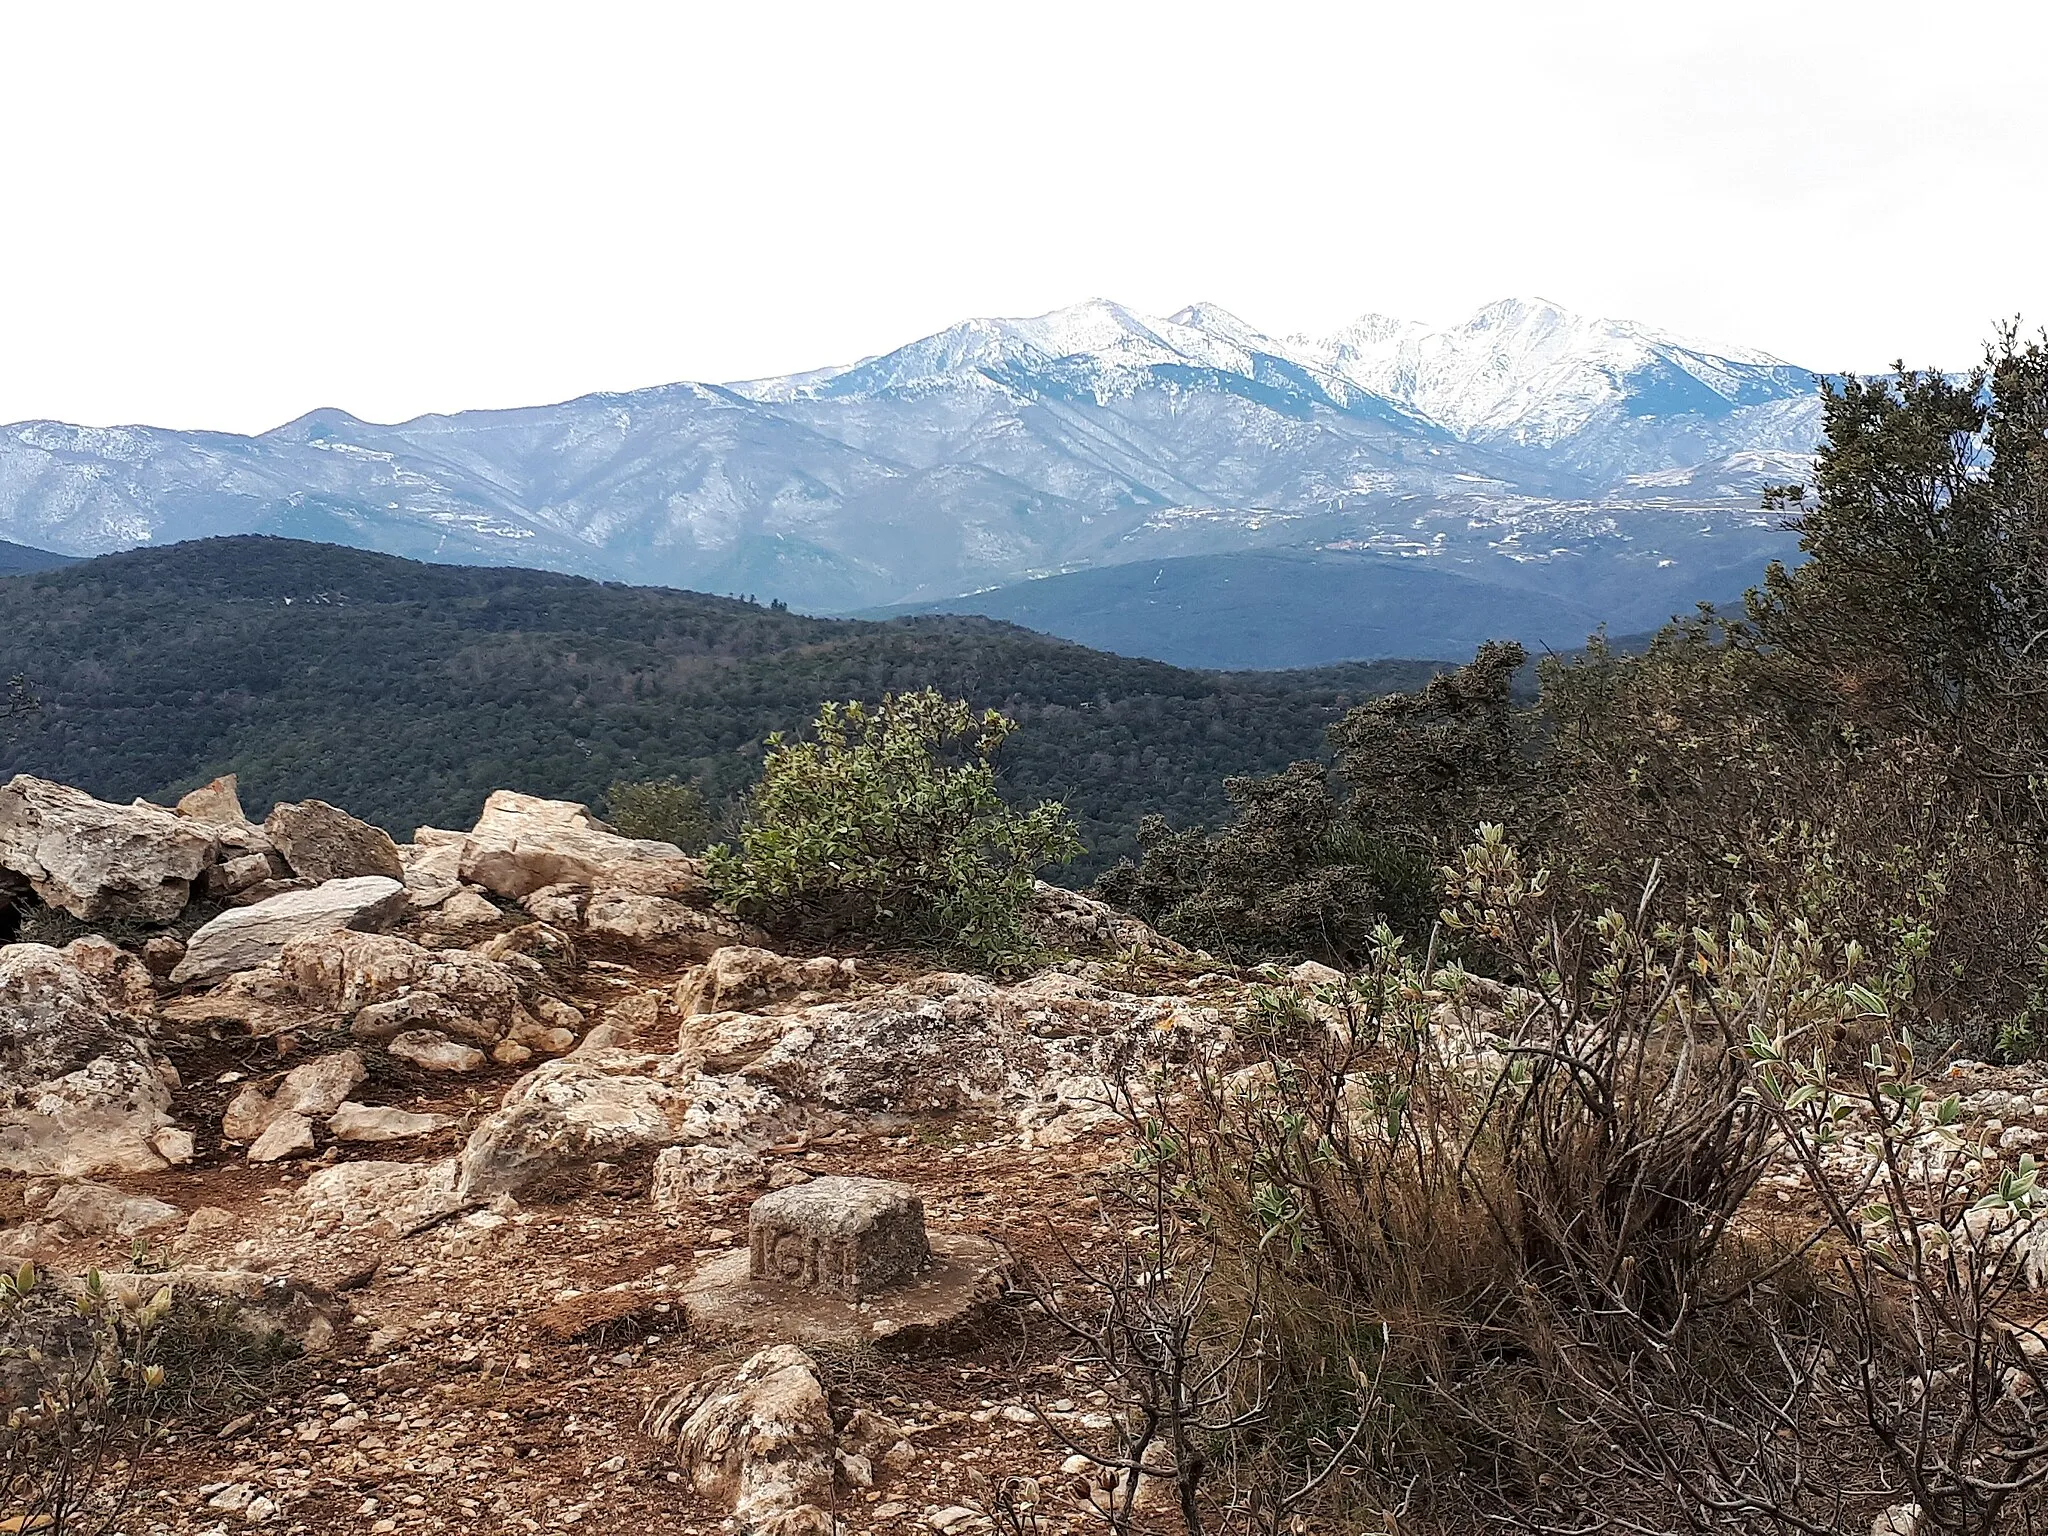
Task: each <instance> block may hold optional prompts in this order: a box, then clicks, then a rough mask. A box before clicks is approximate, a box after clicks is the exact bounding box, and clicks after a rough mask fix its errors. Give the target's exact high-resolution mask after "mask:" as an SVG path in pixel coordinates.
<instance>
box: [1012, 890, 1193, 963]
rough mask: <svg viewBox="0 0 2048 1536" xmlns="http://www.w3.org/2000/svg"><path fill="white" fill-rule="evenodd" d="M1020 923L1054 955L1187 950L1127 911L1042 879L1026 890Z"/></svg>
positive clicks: (1177, 953) (1177, 952)
mask: <svg viewBox="0 0 2048 1536" xmlns="http://www.w3.org/2000/svg"><path fill="white" fill-rule="evenodd" d="M1024 926H1025V930H1026V931H1027V932H1028V933H1029V934H1030V935H1031V937H1032V938H1033V939H1035V940H1036V941H1037V942H1038V943H1040V944H1042V945H1043V946H1045V948H1047V949H1049V950H1052V951H1054V952H1056V953H1066V954H1075V955H1087V954H1102V953H1115V954H1126V953H1129V952H1130V951H1133V950H1135V951H1137V952H1138V953H1139V954H1142V955H1166V956H1176V957H1177V956H1184V955H1188V954H1191V953H1193V952H1192V951H1191V950H1189V949H1188V948H1187V946H1186V945H1184V944H1176V943H1175V942H1174V941H1173V940H1172V939H1169V938H1166V937H1165V936H1164V935H1162V934H1160V933H1158V932H1157V931H1156V930H1154V929H1153V928H1152V926H1151V925H1150V924H1149V923H1146V922H1144V921H1142V920H1141V919H1139V918H1135V917H1132V916H1131V915H1130V914H1129V913H1128V912H1119V911H1117V909H1116V908H1115V907H1112V906H1109V905H1107V904H1105V903H1103V902H1100V901H1097V900H1095V898H1094V897H1092V896H1083V895H1082V894H1081V893H1080V892H1079V891H1069V890H1065V889H1063V888H1062V887H1060V886H1057V885H1048V884H1047V883H1046V882H1045V881H1043V880H1040V881H1037V882H1036V883H1035V884H1034V886H1033V888H1032V894H1031V906H1030V908H1029V909H1028V910H1027V911H1026V912H1025V914H1024Z"/></svg>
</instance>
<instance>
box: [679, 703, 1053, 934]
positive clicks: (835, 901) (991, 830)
mask: <svg viewBox="0 0 2048 1536" xmlns="http://www.w3.org/2000/svg"><path fill="white" fill-rule="evenodd" d="M1014 729H1015V722H1014V721H1011V720H1008V719H1006V718H1004V717H1003V716H1002V715H1000V714H998V713H997V712H996V711H994V710H984V711H980V712H977V711H975V710H974V709H973V708H971V707H970V706H969V705H967V704H965V703H963V702H961V701H960V700H957V699H947V698H945V697H943V696H942V695H940V694H939V693H937V692H936V691H934V690H931V689H925V690H921V691H919V692H916V693H908V694H892V695H888V696H886V697H884V698H883V700H882V702H881V703H880V704H879V705H876V706H873V707H869V706H867V705H863V704H860V703H849V704H827V705H826V706H825V707H824V708H823V709H822V710H820V711H819V713H818V718H817V721H816V722H815V724H814V725H813V726H812V730H811V735H810V737H809V739H806V740H800V741H784V740H783V739H782V738H781V737H780V736H771V737H769V738H768V760H767V762H766V763H765V764H764V765H763V769H762V774H761V782H760V784H759V786H758V787H756V789H755V790H754V792H753V794H752V796H751V797H750V798H749V800H748V802H747V808H746V813H745V816H744V819H743V821H742V823H741V826H740V830H739V835H738V837H737V839H736V840H735V842H734V843H733V844H732V845H730V846H728V845H725V844H721V845H719V846H718V847H715V848H713V849H712V850H711V851H710V855H709V860H710V874H711V882H712V886H713V888H714V889H715V890H716V891H717V892H718V893H719V896H720V899H721V900H722V901H723V902H724V903H725V904H726V905H728V906H729V907H730V908H731V909H732V910H733V911H735V912H737V913H739V914H740V915H742V916H744V917H747V918H750V919H753V920H755V921H758V922H761V923H763V924H766V925H767V926H769V927H771V928H780V929H784V930H788V931H796V932H802V933H811V934H835V933H857V934H862V935H868V936H874V937H880V938H887V939H895V940H900V941H905V942H909V943H913V944H918V945H922V946H924V947H927V948H931V949H934V950H938V951H941V952H951V953H956V954H961V955H966V956H970V957H973V958H974V959H976V960H978V961H980V962H981V963H983V964H994V965H999V964H1002V963H1004V962H1006V961H1009V960H1011V959H1013V958H1015V957H1016V956H1018V955H1019V954H1021V953H1022V952H1023V951H1024V950H1025V948H1026V943H1025V935H1024V923H1023V917H1024V910H1025V907H1026V906H1027V905H1028V904H1029V902H1030V900H1031V890H1032V880H1033V878H1034V876H1035V875H1036V873H1037V871H1039V870H1040V869H1044V868H1046V867H1048V866H1052V865H1057V864H1060V863H1063V862H1064V861H1065V860H1067V859H1070V858H1072V857H1073V856H1074V855H1075V854H1076V853H1078V852H1080V850H1081V843H1080V839H1079V838H1078V837H1077V836H1076V835H1075V832H1074V825H1073V821H1072V818H1070V817H1069V816H1068V815H1067V811H1066V808H1065V807H1064V806H1062V805H1060V804H1059V803H1058V802H1056V801H1047V802H1044V803H1041V804H1039V805H1037V806H1034V807H1033V808H1032V809H1030V810H1028V811H1018V810H1013V809H1011V808H1010V807H1009V806H1008V805H1006V804H1004V802H1003V799H1002V797H1001V796H1000V795H999V794H997V793H996V780H995V766H994V759H995V755H996V752H997V750H998V749H999V748H1001V746H1002V744H1003V742H1004V740H1005V739H1006V738H1007V737H1008V736H1009V734H1010V733H1011V731H1012V730H1014Z"/></svg>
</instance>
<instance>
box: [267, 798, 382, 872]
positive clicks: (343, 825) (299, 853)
mask: <svg viewBox="0 0 2048 1536" xmlns="http://www.w3.org/2000/svg"><path fill="white" fill-rule="evenodd" d="M263 830H264V832H265V833H267V834H268V835H269V837H270V841H271V842H272V843H273V844H274V845H276V848H277V851H278V852H279V853H281V854H282V855H284V860H285V862H286V863H287V864H289V865H291V867H292V873H293V874H295V875H300V876H303V877H304V878H306V879H308V880H320V881H327V880H349V879H354V878H356V877H357V876H360V875H382V876H384V878H385V879H387V880H396V881H398V882H399V883H400V884H401V885H402V884H404V883H405V864H404V862H403V861H402V860H401V859H400V858H399V857H398V845H397V844H396V843H394V842H393V841H392V840H391V834H390V833H388V832H386V831H384V830H383V828H381V827H373V826H371V825H370V824H369V823H368V822H366V821H358V820H356V818H355V817H353V816H351V815H349V813H348V812H347V811H344V810H339V809H337V808H336V807H334V806H331V805H329V804H327V802H326V801H324V800H301V801H299V802H298V803H297V804H295V805H279V806H276V807H273V808H272V810H271V812H270V814H269V815H268V816H266V817H264V818H263Z"/></svg>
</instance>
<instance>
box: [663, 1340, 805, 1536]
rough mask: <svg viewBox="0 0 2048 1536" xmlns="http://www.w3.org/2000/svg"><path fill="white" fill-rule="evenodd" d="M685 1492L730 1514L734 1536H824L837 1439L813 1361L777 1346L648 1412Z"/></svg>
mask: <svg viewBox="0 0 2048 1536" xmlns="http://www.w3.org/2000/svg"><path fill="white" fill-rule="evenodd" d="M646 1428H647V1429H648V1431H649V1432H650V1433H651V1434H653V1435H654V1436H655V1437H656V1438H658V1439H662V1440H667V1439H670V1438H673V1439H674V1441H675V1444H676V1449H677V1452H678V1454H679V1455H680V1456H681V1458H682V1460H683V1462H684V1464H685V1465H686V1466H687V1467H688V1468H689V1474H690V1485H691V1486H692V1487H693V1488H694V1489H696V1491H697V1492H698V1493H700V1494H703V1495H704V1496H705V1497H707V1498H712V1499H717V1500H718V1501H720V1502H721V1503H724V1504H727V1505H729V1506H730V1507H731V1509H732V1527H733V1530H734V1531H735V1532H736V1533H737V1536H832V1532H833V1529H834V1527H833V1519H832V1515H831V1514H830V1512H829V1511H830V1510H831V1507H832V1478H833V1471H834V1467H835V1453H836V1451H837V1449H838V1445H837V1438H836V1436H835V1434H834V1432H833V1424H832V1403H831V1399H830V1398H829V1397H828V1396H827V1394H826V1391H825V1386H824V1383H823V1381H822V1380H820V1378H819V1375H818V1368H817V1363H816V1362H815V1361H813V1360H812V1359H811V1357H810V1356H809V1355H807V1354H805V1353H804V1352H803V1351H802V1350H801V1349H799V1348H797V1347H796V1346H795V1345H794V1344H777V1345H774V1346H772V1347H771V1348H768V1349H764V1350H762V1351H761V1352H760V1353H759V1354H756V1355H754V1356H752V1357H751V1358H749V1359H748V1360H747V1361H746V1362H745V1363H743V1364H742V1365H740V1366H739V1367H738V1368H737V1369H736V1370H732V1371H730V1372H729V1373H726V1372H719V1373H715V1374H712V1375H708V1376H706V1377H704V1378H700V1379H699V1381H697V1382H696V1383H694V1384H692V1385H691V1386H689V1387H685V1388H684V1389H683V1390H682V1391H680V1392H677V1393H675V1394H673V1395H671V1396H670V1397H668V1398H667V1399H665V1400H664V1401H663V1402H662V1403H660V1404H658V1405H657V1406H656V1407H655V1408H654V1410H653V1411H652V1412H650V1413H649V1414H648V1417H647V1422H646Z"/></svg>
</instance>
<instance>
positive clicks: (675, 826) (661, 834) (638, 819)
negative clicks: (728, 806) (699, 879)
mask: <svg viewBox="0 0 2048 1536" xmlns="http://www.w3.org/2000/svg"><path fill="white" fill-rule="evenodd" d="M604 803H605V809H606V811H607V812H608V813H609V814H610V817H611V823H612V825H613V826H614V827H616V828H617V829H618V830H619V832H620V833H621V834H622V835H624V836H626V837H645V838H652V839H653V840H654V841H655V842H658V843H674V844H675V845H676V846H677V847H678V848H680V849H682V850H683V852H685V853H699V852H702V851H703V848H704V845H705V844H706V843H708V842H710V841H711V812H710V810H709V809H707V808H706V806H705V804H704V794H703V791H701V790H700V789H698V788H697V786H696V785H694V784H684V783H681V782H679V781H677V780H675V779H643V780H640V781H638V782H635V783H628V782H624V781H621V782H619V783H616V784H614V785H612V787H611V788H610V789H608V790H606V791H605V795H604Z"/></svg>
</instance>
